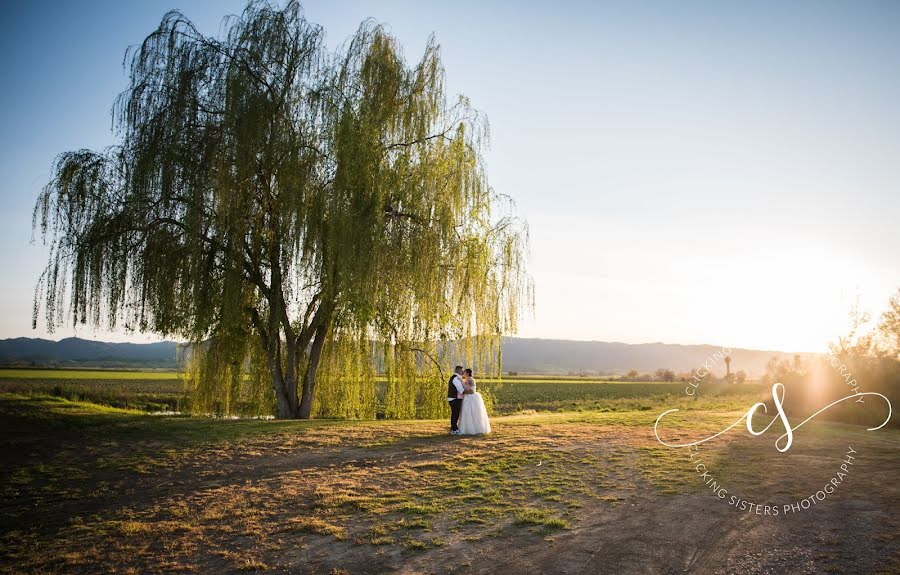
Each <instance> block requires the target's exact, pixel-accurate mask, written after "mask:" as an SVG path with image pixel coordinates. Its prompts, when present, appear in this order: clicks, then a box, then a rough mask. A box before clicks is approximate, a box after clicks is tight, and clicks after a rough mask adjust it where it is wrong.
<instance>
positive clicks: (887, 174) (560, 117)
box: [0, 0, 900, 351]
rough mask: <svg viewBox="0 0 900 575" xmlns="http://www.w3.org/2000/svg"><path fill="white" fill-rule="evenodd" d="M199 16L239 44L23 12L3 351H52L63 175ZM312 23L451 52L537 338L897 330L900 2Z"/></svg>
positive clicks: (96, 18) (600, 6)
mask: <svg viewBox="0 0 900 575" xmlns="http://www.w3.org/2000/svg"><path fill="white" fill-rule="evenodd" d="M176 7H177V8H179V9H180V10H181V11H182V12H183V13H184V14H185V15H186V16H188V17H189V18H190V19H191V20H193V21H194V22H195V23H196V24H197V25H198V27H199V28H200V29H201V30H203V31H204V32H206V33H209V34H215V33H216V32H217V31H218V29H219V24H220V23H221V19H222V16H224V15H225V14H226V13H235V12H239V11H240V10H241V9H242V7H243V3H242V2H234V1H217V2H212V1H200V0H195V1H187V0H168V1H167V2H158V1H153V0H145V1H142V2H112V1H109V2H91V1H84V2H77V3H76V2H61V3H52V2H50V3H48V2H30V3H25V2H22V3H14V4H11V5H8V6H6V7H5V9H4V12H5V13H4V19H3V20H2V23H0V27H2V30H0V58H2V70H3V77H4V83H3V89H2V90H0V114H2V116H0V120H2V123H0V125H2V126H3V128H2V136H0V217H2V226H0V242H2V245H3V246H4V249H3V250H2V252H0V254H2V255H0V257H2V262H0V264H2V269H3V270H4V274H3V276H2V279H0V286H2V290H3V291H2V293H3V297H2V299H0V337H16V336H26V335H31V336H46V333H45V332H44V330H42V329H38V330H36V331H32V330H31V328H30V322H31V300H32V295H33V288H34V283H35V281H36V279H37V277H38V274H39V273H40V270H41V269H42V266H43V264H44V250H43V249H42V248H41V247H40V246H39V245H31V244H30V243H29V242H30V239H31V209H32V206H33V203H34V199H35V197H36V195H37V193H38V190H39V189H40V187H41V186H42V185H43V184H44V183H45V182H46V180H47V178H48V177H49V173H50V165H51V161H52V159H53V157H54V156H55V155H56V154H57V153H59V152H62V151H64V150H69V149H76V148H82V147H87V148H100V147H103V146H105V145H108V144H110V143H112V142H113V138H112V135H111V132H110V114H109V112H110V107H111V105H112V102H113V99H114V97H115V96H116V94H118V92H119V91H121V90H122V89H123V88H124V86H125V77H124V74H123V71H122V57H123V54H124V51H125V48H126V47H127V46H128V45H130V44H134V43H137V42H139V41H141V40H142V39H143V38H144V36H146V35H147V34H148V33H149V32H150V31H152V30H153V29H154V28H155V27H156V25H157V24H158V23H159V20H160V18H161V17H162V15H163V14H164V13H165V11H166V10H168V9H170V8H176ZM305 8H306V14H307V17H308V18H309V19H310V20H311V21H313V22H317V23H319V24H322V25H323V26H324V27H325V28H326V30H327V34H328V40H329V44H330V45H332V46H334V45H336V44H337V43H339V42H342V41H343V40H345V39H346V38H347V37H348V36H349V35H350V34H352V33H353V31H354V30H355V29H356V27H357V26H358V25H359V22H360V21H361V20H362V19H363V18H366V17H372V18H374V19H375V20H377V21H380V22H384V23H386V24H388V25H389V26H390V28H391V30H392V31H393V33H394V34H395V35H396V36H397V37H398V38H399V39H400V41H401V42H402V44H403V45H404V48H405V50H406V54H407V57H408V58H409V59H410V60H416V59H418V57H419V56H420V54H421V51H422V48H423V47H424V45H425V42H426V40H427V38H428V35H429V34H431V33H432V32H433V33H435V34H436V36H437V39H438V41H439V43H440V44H441V45H442V50H443V52H442V53H443V58H444V63H445V65H446V67H447V85H448V88H449V90H450V91H451V92H454V93H456V92H461V93H464V94H465V95H467V96H468V97H469V98H470V99H471V100H472V102H473V104H474V105H475V106H476V107H478V108H480V109H481V110H483V111H484V112H486V114H487V116H488V118H489V119H490V122H491V131H492V143H491V150H490V152H489V153H488V156H487V159H488V169H489V174H490V179H491V183H492V185H493V186H494V187H495V188H496V189H498V190H499V191H503V192H505V193H509V194H511V195H512V196H514V197H515V198H516V199H517V201H518V204H519V209H520V211H521V213H522V214H523V215H524V216H525V217H526V218H527V219H528V221H529V222H530V224H531V232H532V235H531V237H532V254H531V260H530V261H531V270H532V273H533V276H534V280H535V285H536V307H535V310H534V317H530V318H527V319H526V320H525V322H524V323H523V326H522V330H521V332H520V335H524V336H532V337H555V338H570V339H596V340H612V341H626V342H634V343H638V342H649V341H664V342H669V343H716V344H722V345H731V346H742V347H759V348H769V349H785V350H797V351H819V350H822V349H824V347H825V345H826V343H827V342H828V341H829V340H831V339H833V338H834V337H836V336H837V335H838V334H839V333H841V331H842V330H843V329H844V327H845V323H846V316H847V311H848V309H849V307H850V306H851V304H852V303H853V301H854V300H855V299H856V298H857V297H858V298H859V299H860V302H861V305H862V307H863V308H864V309H868V310H870V311H872V312H874V313H877V312H878V311H879V310H880V309H881V308H883V306H884V303H885V302H886V300H887V298H888V296H889V295H890V294H891V293H892V292H893V291H894V290H896V289H897V287H898V286H900V266H898V263H900V226H897V225H896V218H897V214H898V213H900V162H898V158H900V107H898V105H897V102H900V74H898V73H897V71H898V70H900V34H897V33H896V30H897V29H898V26H900V4H898V3H896V2H861V3H851V2H790V3H784V2H752V3H751V2H746V3H737V2H679V3H675V2H618V3H604V2H599V3H598V2H589V3H588V2H555V3H525V2H523V3H516V4H512V3H500V2H493V3H492V2H483V1H482V2H469V1H461V2H454V3H440V4H438V3H424V2H386V1H385V2H374V1H372V2H362V1H358V2H323V1H315V2H313V1H310V2H306V3H305ZM72 333H74V332H73V330H71V329H62V330H58V331H57V332H56V333H55V334H54V335H53V337H65V336H69V335H72ZM77 334H78V335H79V336H80V337H102V338H104V339H118V340H121V339H133V340H145V339H147V337H140V336H136V335H133V334H132V335H129V334H108V333H103V332H100V333H95V332H93V331H92V330H90V329H84V328H81V329H79V330H78V331H77ZM151 338H152V337H151Z"/></svg>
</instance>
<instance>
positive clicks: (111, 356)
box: [0, 337, 178, 368]
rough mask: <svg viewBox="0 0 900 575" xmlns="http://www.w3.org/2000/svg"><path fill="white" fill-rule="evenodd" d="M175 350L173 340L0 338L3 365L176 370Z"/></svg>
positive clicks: (0, 358)
mask: <svg viewBox="0 0 900 575" xmlns="http://www.w3.org/2000/svg"><path fill="white" fill-rule="evenodd" d="M176 348H177V344H176V343H175V342H172V341H163V342H159V343H108V342H105V341H94V340H90V339H81V338H77V337H69V338H66V339H61V340H59V341H52V340H49V339H34V338H30V337H17V338H15V339H0V365H6V366H57V367H67V366H68V367H146V368H149V367H155V368H175V367H178V363H177V361H176Z"/></svg>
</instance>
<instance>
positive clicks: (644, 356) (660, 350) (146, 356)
mask: <svg viewBox="0 0 900 575" xmlns="http://www.w3.org/2000/svg"><path fill="white" fill-rule="evenodd" d="M176 348H177V344H176V343H175V342H171V341H165V342H159V343H147V344H139V343H107V342H102V341H93V340H87V339H80V338H66V339H63V340H60V341H51V340H46V339H32V338H15V339H5V340H0V365H7V366H59V367H133V368H175V367H177V362H176V354H177V349H176ZM719 350H720V348H718V347H716V346H712V345H678V344H665V343H647V344H627V343H618V342H603V341H572V340H560V339H527V338H511V337H510V338H504V341H503V366H504V367H503V369H504V371H516V372H519V373H536V374H575V373H585V374H612V373H625V372H627V371H628V370H631V369H636V370H638V371H639V372H642V373H644V372H653V371H655V370H656V369H658V368H667V369H672V370H674V371H676V372H682V371H689V370H691V369H693V368H698V367H700V366H701V365H702V364H703V362H704V361H706V359H707V358H709V357H710V356H712V355H713V354H714V353H716V352H717V351H719ZM731 355H732V358H733V361H732V370H733V371H738V370H744V371H746V372H747V373H748V374H749V375H751V376H753V375H760V374H762V373H764V372H765V368H766V363H767V362H768V361H769V360H770V359H771V358H772V357H773V356H777V357H778V358H779V359H791V358H792V357H793V354H789V353H783V352H775V351H763V350H753V349H734V350H732V354H731ZM809 355H810V354H801V356H803V357H808V356H809ZM714 371H715V372H716V373H720V372H723V371H724V365H723V364H722V363H721V362H719V364H718V365H716V366H715V367H714Z"/></svg>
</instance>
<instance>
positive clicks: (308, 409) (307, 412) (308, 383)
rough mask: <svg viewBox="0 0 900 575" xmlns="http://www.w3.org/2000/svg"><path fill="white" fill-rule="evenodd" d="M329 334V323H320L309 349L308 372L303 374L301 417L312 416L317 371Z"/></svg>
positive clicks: (307, 417)
mask: <svg viewBox="0 0 900 575" xmlns="http://www.w3.org/2000/svg"><path fill="white" fill-rule="evenodd" d="M327 336H328V325H327V324H326V323H324V322H323V323H322V324H319V327H317V328H316V334H315V336H313V341H312V346H311V347H310V350H309V360H308V362H307V365H306V373H305V374H304V376H303V393H302V395H301V396H300V409H299V416H298V417H299V418H300V419H309V418H310V417H311V416H312V404H313V397H315V387H316V372H317V371H318V369H319V360H320V359H321V358H322V349H323V348H324V347H325V338H326V337H327Z"/></svg>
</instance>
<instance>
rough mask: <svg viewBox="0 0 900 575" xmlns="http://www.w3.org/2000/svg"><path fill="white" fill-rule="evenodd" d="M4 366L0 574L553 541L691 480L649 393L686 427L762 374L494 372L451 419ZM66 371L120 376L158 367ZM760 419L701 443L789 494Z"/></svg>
mask: <svg viewBox="0 0 900 575" xmlns="http://www.w3.org/2000/svg"><path fill="white" fill-rule="evenodd" d="M14 381H16V382H19V383H17V385H22V386H26V385H33V386H37V387H34V388H31V389H30V393H9V392H7V393H0V433H2V434H3V437H4V442H3V444H2V445H0V486H2V488H0V510H2V511H0V573H18V572H91V571H98V570H99V571H110V572H113V571H115V572H129V571H131V572H151V573H152V572H171V571H179V570H187V571H190V570H195V571H196V570H198V569H199V570H202V569H203V567H202V566H204V565H207V568H209V567H208V564H206V563H205V561H207V559H205V558H207V557H216V560H217V561H221V562H222V566H221V570H222V571H242V570H248V571H260V570H272V569H274V570H288V571H290V569H287V568H285V569H283V568H282V567H280V565H281V564H280V561H282V560H283V558H284V557H285V556H287V555H288V554H289V553H290V552H291V550H292V549H300V548H309V547H313V548H321V549H334V550H335V556H336V557H343V558H347V557H357V556H358V557H362V558H364V559H360V560H359V561H362V563H359V562H358V563H355V564H353V565H355V567H354V568H353V569H350V571H351V572H357V571H360V570H365V567H366V566H367V565H368V564H367V563H366V562H365V561H366V560H367V559H365V558H370V557H372V556H374V555H375V554H382V553H383V554H386V555H387V556H398V557H401V558H415V557H418V556H423V555H424V556H427V554H429V553H435V552H438V551H439V550H440V549H441V547H442V546H446V545H453V544H454V543H456V542H466V543H467V544H470V545H479V546H485V547H484V548H486V549H488V548H494V547H491V546H498V547H497V548H514V547H516V546H522V547H529V546H535V545H549V544H553V545H559V544H560V541H562V540H563V539H565V536H564V535H563V536H559V537H557V536H556V535H555V534H556V533H565V532H566V531H572V530H577V529H579V528H580V527H581V526H582V525H583V524H584V522H585V520H586V519H587V520H590V518H592V517H594V518H596V517H597V516H598V515H600V516H602V515H603V514H604V513H607V512H613V510H620V509H624V510H631V509H637V508H639V507H640V505H641V504H642V502H647V501H657V500H658V498H670V496H673V495H685V494H704V486H703V484H702V483H701V482H700V481H699V480H698V479H697V477H696V473H694V472H693V470H692V467H691V466H690V464H689V462H688V461H687V459H686V453H685V452H682V451H680V450H672V449H667V448H663V447H662V446H660V445H659V444H658V443H656V441H655V439H654V438H653V435H652V431H651V430H652V425H653V422H654V420H655V418H656V416H657V415H658V414H659V413H660V412H661V411H662V410H664V409H669V408H673V407H677V408H680V409H683V410H685V411H683V412H679V413H675V414H673V415H672V416H671V419H670V420H669V422H670V424H669V425H668V426H667V427H666V432H668V433H671V434H672V435H673V436H677V437H680V438H690V437H693V436H703V435H705V434H709V432H710V431H711V430H712V431H717V430H719V429H721V428H722V423H723V422H729V423H730V422H731V421H733V420H734V419H736V416H739V415H740V412H741V411H742V410H744V409H746V407H747V406H748V405H749V404H750V403H752V402H753V401H755V400H756V399H757V398H758V397H759V396H760V395H762V394H763V393H765V390H764V389H760V388H759V387H758V386H754V385H752V384H747V385H744V386H728V387H724V386H717V387H710V388H709V389H707V390H703V393H702V394H701V395H699V396H698V397H697V398H695V399H691V398H686V397H685V396H684V394H683V390H682V385H681V384H675V385H674V386H672V385H670V384H648V383H602V382H597V381H593V382H578V383H570V382H561V381H542V382H536V381H519V382H514V383H504V385H503V386H502V387H500V388H499V389H498V390H497V397H498V398H499V405H500V406H501V410H507V411H508V412H510V413H511V415H506V416H500V417H495V418H494V424H495V433H493V434H491V435H489V436H485V437H466V438H452V437H449V436H447V435H446V433H445V426H446V422H445V421H366V422H340V421H322V420H319V421H272V420H223V419H214V418H205V417H187V416H157V415H147V414H146V413H144V412H143V411H141V410H139V409H125V408H121V407H115V406H111V405H101V404H97V403H93V402H91V401H84V400H83V399H79V400H73V399H68V398H66V397H61V396H59V395H53V394H47V393H41V392H40V391H39V390H40V389H42V388H41V387H40V386H44V385H52V384H53V382H52V381H44V380H40V379H35V380H33V381H32V382H31V383H30V384H29V383H28V382H25V383H21V382H22V381H24V380H14ZM65 381H66V382H73V380H65ZM6 383H8V382H6ZM82 383H84V384H85V385H91V386H97V389H102V386H103V385H105V384H110V385H124V387H125V391H126V392H128V391H131V390H133V389H143V388H141V387H140V386H142V385H157V384H160V383H164V382H162V381H161V380H139V379H135V380H132V381H130V382H129V383H125V384H121V383H120V380H116V379H109V380H106V383H104V381H101V380H83V381H82ZM2 384H3V382H0V385H2ZM72 385H75V383H72ZM130 386H134V387H130ZM0 389H2V388H0ZM526 405H529V406H532V407H529V408H527V409H531V410H532V411H527V410H524V409H521V407H523V406H526ZM570 406H574V408H570ZM879 433H880V432H879ZM775 435H777V434H776V433H773V434H769V435H767V436H765V437H764V438H763V439H764V441H763V440H761V441H759V442H754V443H747V444H740V445H738V444H737V443H735V444H732V443H729V442H727V441H725V442H722V443H721V444H717V445H716V446H715V447H714V448H712V447H711V448H710V449H704V451H703V457H704V461H705V462H706V463H708V464H710V465H711V466H713V467H714V468H715V470H716V471H715V473H716V476H717V477H719V478H721V479H723V480H725V481H727V482H728V484H729V486H734V488H735V489H742V490H746V491H745V492H746V493H749V494H751V495H753V494H754V493H755V492H754V491H753V490H754V489H760V488H765V489H769V490H771V493H774V494H776V495H779V496H781V495H783V496H785V497H787V496H792V495H794V494H795V493H800V492H802V491H803V490H804V489H807V486H806V485H805V484H802V485H801V484H799V483H796V482H797V481H798V478H799V479H802V478H804V477H805V475H804V474H792V473H789V469H790V465H791V462H789V461H788V460H787V459H784V460H783V461H782V460H781V459H776V460H775V462H776V463H773V464H771V466H770V467H769V468H768V470H769V473H767V474H766V475H765V477H766V478H767V479H766V480H765V481H760V480H759V472H758V471H759V462H760V461H770V459H769V458H767V456H766V454H767V453H768V451H770V450H771V449H772V447H771V445H770V444H771V441H774V437H775ZM898 437H900V434H898V433H897V432H896V431H889V430H884V435H878V434H877V433H868V434H867V432H865V431H861V430H860V429H859V428H855V427H853V426H836V425H833V424H823V425H812V424H810V425H809V426H806V427H804V429H803V430H802V433H799V432H798V434H797V436H796V437H795V442H796V447H795V448H794V449H796V451H793V450H792V452H793V453H796V456H797V458H798V459H795V460H794V463H795V464H797V463H796V462H797V461H800V462H801V463H799V465H802V466H803V467H804V468H811V469H813V470H816V471H815V472H811V477H812V481H814V482H815V483H816V484H824V483H826V482H827V481H828V479H829V477H830V476H831V474H832V473H833V469H832V468H833V465H832V462H831V459H830V458H833V456H834V453H833V449H832V448H833V445H834V444H835V442H842V441H845V440H846V439H847V438H851V439H852V441H853V442H854V445H855V444H856V443H857V442H859V443H860V444H865V445H866V447H867V449H868V451H867V453H866V456H867V457H868V458H871V459H867V461H869V460H872V461H875V462H876V463H877V464H878V465H880V466H881V467H883V468H884V469H893V467H891V466H893V465H895V460H896V458H895V455H896V452H895V445H896V440H897V439H898ZM810 462H813V463H812V464H810ZM819 470H821V472H820V471H819ZM807 475H810V474H807ZM853 478H854V481H860V482H861V481H877V480H878V475H877V474H863V473H859V474H857V475H854V476H853ZM767 481H771V482H772V484H771V485H770V484H769V483H767ZM779 481H783V482H784V483H781V484H778V482H779ZM798 485H799V486H800V487H801V488H802V489H800V488H798ZM879 485H880V487H878V488H877V489H876V488H874V487H873V488H872V489H869V486H868V484H859V485H856V486H854V490H856V491H858V492H860V493H874V494H876V495H873V496H877V497H879V498H882V499H883V500H884V502H887V503H886V504H887V505H890V502H893V501H895V500H896V497H897V493H896V491H897V488H894V487H891V486H889V485H887V484H886V483H885V482H884V481H882V482H881V483H880V484H879ZM669 500H672V499H669ZM554 540H555V541H556V542H555V543H554ZM347 566H349V565H347ZM320 567H321V568H320V569H319V571H320V572H329V571H330V570H332V569H344V568H345V565H343V564H341V565H337V564H335V565H332V564H323V565H321V566H320ZM361 567H362V568H361Z"/></svg>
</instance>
